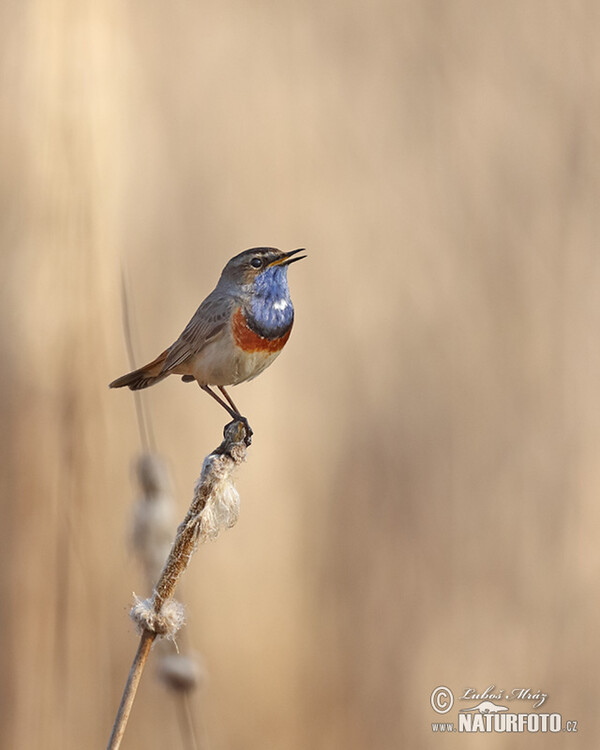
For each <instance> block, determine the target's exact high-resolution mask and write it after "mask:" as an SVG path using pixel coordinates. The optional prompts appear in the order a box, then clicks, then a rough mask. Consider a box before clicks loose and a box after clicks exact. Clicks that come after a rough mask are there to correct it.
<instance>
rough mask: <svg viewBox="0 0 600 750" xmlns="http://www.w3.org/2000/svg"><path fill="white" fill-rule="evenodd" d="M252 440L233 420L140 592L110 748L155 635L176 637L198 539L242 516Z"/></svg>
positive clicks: (209, 536) (119, 735) (126, 714)
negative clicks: (241, 470)
mask: <svg viewBox="0 0 600 750" xmlns="http://www.w3.org/2000/svg"><path fill="white" fill-rule="evenodd" d="M248 442H249V435H248V432H247V427H246V426H245V425H244V424H243V423H242V422H237V421H236V422H231V423H230V424H228V425H227V426H226V427H225V431H224V438H223V442H222V443H221V445H219V447H218V448H216V449H215V450H214V451H213V452H212V453H211V454H210V455H208V456H207V457H206V458H205V459H204V464H203V466H202V473H201V475H200V478H199V479H198V481H197V483H196V486H195V488H194V497H193V498H192V502H191V505H190V507H189V510H188V512H187V514H186V516H185V518H184V520H183V522H182V523H181V524H180V526H179V528H178V529H177V534H176V536H175V541H174V542H173V546H172V548H171V552H170V553H169V556H168V558H167V561H166V563H165V566H164V568H163V571H162V573H161V575H160V578H159V579H158V581H157V583H156V586H155V587H154V593H153V595H152V596H151V597H150V598H149V599H146V600H141V599H138V598H137V597H136V600H135V603H134V606H133V609H132V610H131V617H132V619H133V620H134V621H135V622H136V623H137V625H138V627H139V629H140V632H141V636H140V643H139V646H138V649H137V652H136V655H135V658H134V660H133V664H132V666H131V670H130V672H129V677H128V678H127V683H126V685H125V689H124V691H123V696H122V698H121V703H120V705H119V709H118V711H117V716H116V718H115V722H114V724H113V728H112V733H111V736H110V740H109V742H108V746H107V749H108V750H117V748H119V747H120V745H121V740H122V739H123V735H124V733H125V728H126V726H127V721H128V719H129V714H130V713H131V708H132V706H133V701H134V700H135V694H136V691H137V688H138V685H139V682H140V679H141V676H142V672H143V670H144V667H145V665H146V661H147V659H148V655H149V654H150V650H151V648H152V644H153V642H154V640H155V638H156V637H157V636H161V637H165V638H171V639H173V638H174V637H175V635H176V633H177V631H178V630H179V628H180V627H181V626H182V625H183V622H184V616H183V607H182V605H181V604H179V603H178V602H176V601H174V600H173V594H174V592H175V588H176V587H177V584H178V582H179V579H180V578H181V576H182V575H183V573H184V571H185V570H186V568H187V566H188V564H189V562H190V559H191V557H192V555H193V554H194V552H195V550H196V547H197V545H198V543H199V542H204V541H207V540H208V539H215V538H216V537H217V535H218V534H219V532H220V531H221V530H222V529H224V528H230V527H231V526H233V525H234V524H235V522H236V521H237V517H238V510H239V495H238V493H237V490H236V489H235V487H234V486H233V483H232V475H233V471H234V469H235V468H236V467H237V466H238V464H240V463H242V461H244V460H245V458H246V450H247V443H248Z"/></svg>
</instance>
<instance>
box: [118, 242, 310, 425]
mask: <svg viewBox="0 0 600 750" xmlns="http://www.w3.org/2000/svg"><path fill="white" fill-rule="evenodd" d="M303 252H306V251H305V249H304V248H299V249H298V250H292V251H290V252H283V251H282V250H278V249H277V248H274V247H253V248H250V249H249V250H244V252H241V253H239V254H238V255H235V256H234V257H233V258H231V260H230V261H229V262H228V263H227V265H226V266H225V268H224V269H223V271H222V273H221V276H220V278H219V281H218V283H217V285H216V287H215V288H214V289H213V291H212V292H211V293H210V294H209V295H208V297H206V299H205V300H204V302H202V304H201V305H200V307H199V308H198V309H197V310H196V312H195V313H194V315H193V316H192V318H191V320H190V322H189V323H188V324H187V326H186V327H185V328H184V330H183V332H182V334H181V335H180V336H179V338H178V339H177V340H176V341H175V342H174V343H173V344H171V346H169V347H168V348H167V349H165V350H164V352H162V354H159V355H158V357H156V359H154V360H152V362H149V363H148V364H146V365H144V366H143V367H140V368H138V369H137V370H133V371H132V372H128V373H127V374H125V375H122V376H121V377H120V378H117V379H116V380H113V381H112V383H110V384H109V388H123V387H125V386H126V387H128V388H130V389H131V390H132V391H138V390H141V389H143V388H148V387H149V386H152V385H155V384H156V383H159V382H160V381H161V380H164V379H165V378H166V377H168V376H169V375H181V379H182V380H183V381H184V382H187V383H189V382H193V381H196V382H197V383H198V385H199V386H200V388H201V389H202V390H203V391H205V392H206V393H208V394H209V395H210V396H212V398H213V399H215V401H217V402H218V403H219V404H220V405H221V406H222V407H223V408H224V409H225V410H226V411H227V412H228V414H229V415H230V416H231V417H232V418H233V419H234V420H239V421H241V422H243V423H244V425H245V427H246V430H247V433H248V435H251V434H252V430H251V429H250V426H249V425H248V420H247V419H246V417H244V416H242V414H241V412H240V410H239V409H238V408H237V406H236V405H235V403H234V402H233V400H232V399H231V397H230V396H229V394H228V392H227V391H226V390H225V386H230V385H238V384H239V383H244V382H246V381H248V380H252V379H253V378H255V377H256V376H257V375H260V374H261V372H263V371H264V370H265V369H266V368H267V367H269V365H271V364H272V363H273V361H274V360H275V359H276V358H277V357H278V356H279V354H280V353H281V350H282V349H283V347H284V346H285V344H286V343H287V340H288V339H289V337H290V333H291V331H292V326H293V324H294V306H293V305H292V300H291V297H290V291H289V287H288V281H287V270H288V267H289V266H290V265H291V264H292V263H295V262H296V261H298V260H302V259H303V258H306V257H307V256H306V255H299V253H303ZM211 386H216V387H217V388H218V389H219V391H220V392H221V394H222V396H223V398H222V397H221V396H219V395H218V394H217V393H216V392H215V391H214V390H213V389H212V388H211Z"/></svg>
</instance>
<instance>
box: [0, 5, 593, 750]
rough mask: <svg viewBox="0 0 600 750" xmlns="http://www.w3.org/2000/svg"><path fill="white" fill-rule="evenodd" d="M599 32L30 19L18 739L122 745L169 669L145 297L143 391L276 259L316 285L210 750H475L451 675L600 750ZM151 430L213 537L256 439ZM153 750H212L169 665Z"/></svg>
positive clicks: (185, 391)
mask: <svg viewBox="0 0 600 750" xmlns="http://www.w3.org/2000/svg"><path fill="white" fill-rule="evenodd" d="M599 35H600V9H599V6H598V4H597V3H596V2H593V1H591V0H590V1H589V2H584V1H583V0H582V1H579V2H578V1H575V0H574V1H573V2H554V1H553V0H525V1H524V2H523V1H518V0H507V2H485V3H482V2H477V0H470V1H469V0H464V1H459V0H456V1H455V0H448V1H446V2H431V1H426V0H397V1H396V2H393V1H392V0H380V1H377V2H371V3H365V2H358V1H357V0H346V1H344V2H342V0H335V1H333V2H321V1H317V0H304V1H303V2H291V0H278V1H275V0H264V1H262V2H253V1H248V0H198V2H190V1H189V0H176V1H175V2H170V3H166V2H158V1H157V0H145V1H144V2H141V1H140V0H137V2H136V1H135V0H133V1H132V2H117V0H95V1H92V0H31V2H11V1H10V0H5V1H4V2H3V3H1V4H0V59H1V68H0V70H1V76H2V79H1V80H2V98H1V100H0V158H1V163H2V170H1V172H0V210H1V215H2V221H1V222H0V244H1V250H0V283H1V286H2V294H1V296H0V306H1V316H0V337H1V338H0V341H1V344H2V352H3V357H2V369H1V372H2V381H1V382H2V396H3V398H2V400H1V402H0V414H1V418H2V426H3V429H2V432H1V448H2V450H1V452H0V476H1V478H2V485H1V486H2V494H1V503H2V523H1V524H0V560H1V561H2V565H1V569H0V570H1V573H0V586H1V588H0V591H1V596H0V603H1V608H2V609H1V618H2V635H3V638H2V648H1V649H0V673H1V675H2V681H1V692H0V726H1V728H2V729H1V732H0V736H1V738H2V739H1V740H0V742H2V743H3V746H4V747H6V748H11V749H12V748H42V747H43V748H45V749H49V750H54V748H69V749H71V748H78V749H79V748H95V747H103V746H104V745H105V743H106V741H107V739H108V735H109V732H110V726H111V724H112V720H113V717H114V713H115V710H116V706H117V704H118V701H119V697H120V693H121V690H122V687H123V684H124V680H125V677H126V674H127V671H128V669H129V666H130V662H131V659H132V657H133V653H134V651H135V646H136V635H135V632H134V627H133V625H132V623H131V622H130V620H129V618H128V610H129V607H130V603H131V599H132V591H136V592H138V593H144V592H143V591H142V589H143V588H144V584H143V576H142V575H141V572H140V570H139V568H138V566H137V565H136V563H135V560H134V558H133V555H132V553H131V551H130V550H129V549H128V546H127V535H128V525H129V520H130V516H131V502H132V499H133V497H134V495H135V488H134V486H133V483H132V471H131V465H132V461H133V460H134V459H135V457H136V456H137V455H138V454H139V450H140V441H139V437H138V433H137V426H136V419H135V410H134V404H133V399H132V395H131V394H130V393H129V392H128V391H118V392H114V391H109V390H108V388H107V383H108V382H109V381H110V380H112V379H113V378H115V377H116V376H118V375H120V374H122V373H123V372H125V371H126V369H128V361H127V354H126V349H125V344H124V337H123V328H122V323H121V308H122V304H121V275H122V273H123V272H124V273H125V275H126V277H127V279H128V283H129V291H130V305H131V310H132V318H133V323H134V343H135V347H136V352H137V356H138V361H139V362H140V363H141V362H142V360H147V359H150V358H152V357H154V356H156V354H157V353H159V352H160V351H161V350H162V348H164V347H165V346H166V345H168V344H169V343H170V342H171V341H172V340H173V339H174V337H175V336H176V335H177V334H178V333H179V332H180V330H181V328H182V327H183V325H184V324H185V323H186V322H187V320H188V318H189V316H190V315H191V314H192V312H193V311H194V310H195V308H196V306H197V305H198V304H199V302H200V301H201V300H202V298H203V297H204V296H205V295H206V294H207V293H208V292H209V291H210V290H211V289H212V287H213V286H214V283H215V282H216V279H217V276H218V274H219V272H220V270H221V268H222V266H223V265H224V263H225V262H226V260H227V259H228V258H229V257H230V256H232V255H233V254H235V253H237V252H239V251H241V250H243V249H246V248H248V247H252V246H255V245H275V246H278V247H282V248H284V249H292V248H295V247H301V246H305V247H306V248H308V252H309V259H308V260H306V261H304V262H303V263H301V264H298V265H295V266H293V268H292V269H291V270H290V281H291V288H292V295H293V299H294V302H295V306H296V311H297V314H296V325H295V329H294V333H293V335H292V337H291V340H290V343H289V344H288V346H287V348H286V351H285V352H284V354H283V355H282V356H281V358H280V359H279V360H278V361H277V363H276V364H275V365H274V366H273V367H272V368H271V369H270V370H269V371H268V372H266V373H265V374H264V375H263V376H261V378H260V379H258V380H257V381H255V382H253V383H251V384H249V385H243V386H240V387H239V388H237V389H235V390H234V391H233V394H232V395H233V396H234V398H235V399H236V400H237V401H238V402H239V403H240V404H241V405H242V407H243V411H245V413H246V414H247V415H248V416H249V417H250V421H251V423H252V426H253V428H254V430H255V440H254V444H253V446H252V448H251V451H250V456H249V460H248V463H247V464H246V465H245V466H244V467H243V468H242V470H241V471H240V472H239V475H238V480H237V486H238V489H239V491H240V493H241V497H242V512H241V517H240V520H239V522H238V524H237V526H236V527H235V528H234V529H232V530H231V531H228V532H227V533H226V534H224V535H223V536H221V537H220V538H219V540H218V541H217V542H216V543H214V544H210V545H205V546H204V547H203V548H201V549H200V551H199V553H198V554H197V556H196V557H195V559H194V560H193V564H192V567H191V569H190V570H189V572H188V573H187V576H186V580H185V584H184V592H183V596H184V598H185V601H186V604H187V607H188V625H187V629H186V639H187V644H188V646H189V647H191V648H192V649H193V650H194V651H195V652H197V653H198V654H201V655H202V659H203V660H204V663H205V665H206V670H207V673H208V680H207V684H206V686H205V687H204V689H203V690H202V691H200V692H199V693H196V694H195V695H194V697H193V702H192V704H193V713H194V721H195V723H196V724H197V730H198V734H199V736H201V737H202V738H203V739H202V745H201V746H202V748H203V750H242V749H244V750H247V749H248V748H261V750H263V749H264V748H277V750H300V749H304V748H311V750H333V749H336V750H337V749H338V748H345V750H363V749H364V748H377V750H396V749H397V748H405V747H406V748H429V747H432V748H435V747H441V746H442V745H443V746H444V747H446V748H448V747H451V748H463V747H465V746H466V745H467V744H468V743H469V740H468V739H466V738H465V737H463V736H462V735H454V736H451V737H450V736H447V737H445V738H444V739H441V738H438V737H437V736H435V735H433V733H432V730H431V722H432V721H437V720H438V718H439V717H437V716H436V714H435V713H434V712H433V710H432V708H431V706H430V703H429V699H430V694H431V691H432V690H433V689H434V688H435V687H436V686H438V685H447V686H449V687H450V688H452V689H453V690H454V691H455V692H456V693H457V694H460V693H461V692H462V691H463V690H464V689H465V688H466V687H474V688H476V689H478V690H484V689H485V688H486V687H488V686H490V685H495V686H496V687H497V688H502V689H504V690H509V689H512V688H517V687H523V688H531V689H532V690H537V689H540V690H542V691H544V692H546V693H548V695H549V698H548V701H547V702H546V705H545V707H544V708H545V710H547V711H549V712H559V713H561V714H562V716H563V718H564V719H576V720H578V721H579V734H578V735H577V736H570V735H566V734H561V735H559V736H553V737H552V745H553V747H556V748H559V747H560V748H562V747H579V748H584V747H585V748H591V747H595V746H597V743H598V741H599V738H600V714H599V712H598V708H597V706H598V700H599V699H600V691H599V690H598V676H599V674H600V645H599V635H600V607H599V604H598V588H599V581H600V544H599V539H600V502H599V495H600V460H599V457H600V345H599V339H600V253H599V247H598V237H599V236H600V213H599V211H598V202H599V189H600V165H599V158H598V155H599V149H600V97H599V93H600V47H599V45H598V38H599ZM146 405H147V407H148V409H149V411H150V413H151V415H152V420H153V426H154V431H155V434H156V439H157V444H158V448H159V450H160V452H161V454H162V455H163V456H164V457H165V458H166V460H167V461H168V462H169V465H170V468H171V472H172V476H173V482H174V485H175V488H176V497H177V503H178V516H179V517H182V516H183V513H184V510H185V508H186V506H187V503H188V502H189V500H190V497H191V490H192V487H193V484H194V481H195V479H196V477H197V476H198V474H199V471H200V467H201V462H202V459H203V457H204V456H205V455H206V453H207V452H208V451H209V450H210V449H211V448H212V447H214V446H215V445H216V444H217V443H218V441H219V439H220V433H221V428H222V425H223V423H224V421H226V420H224V418H223V414H222V413H221V411H220V410H219V409H218V407H217V406H216V405H214V404H213V403H212V402H211V401H210V399H208V398H207V397H206V396H205V395H204V394H201V393H200V392H199V390H198V389H197V388H195V387H193V386H189V385H188V386H184V385H182V384H181V383H180V382H179V380H178V379H175V378H173V379H169V380H168V381H166V382H164V383H162V384H160V385H159V386H157V387H156V388H154V389H152V390H151V391H149V392H147V396H146ZM457 703H458V701H457ZM468 705H473V704H472V703H469V704H468ZM530 705H531V704H526V706H524V707H519V708H520V710H528V707H529V706H530ZM456 710H457V709H456V707H455V709H454V710H453V711H452V712H451V713H450V714H448V715H447V717H446V718H447V720H449V721H455V720H456ZM540 710H542V709H540ZM206 738H208V739H206ZM549 741H550V740H548V739H547V737H546V736H543V735H538V736H535V735H527V736H522V737H519V739H518V740H516V739H515V738H514V737H513V736H511V735H501V734H495V735H489V736H481V737H479V739H478V740H477V742H478V746H481V747H486V748H509V747H510V748H512V747H515V746H516V744H518V745H519V746H521V745H523V746H527V747H529V746H531V747H546V746H547V745H546V743H548V742H549ZM515 743H516V744H515ZM141 747H144V748H164V747H169V748H173V749H174V750H175V748H180V747H182V748H183V747H184V745H183V744H182V741H181V737H180V728H179V726H178V722H177V711H176V707H175V705H174V701H173V699H172V697H171V696H170V695H169V694H168V693H167V692H166V691H165V690H164V688H163V687H162V686H161V685H160V684H158V683H157V680H156V678H155V674H154V670H153V665H152V664H151V665H150V666H149V669H148V671H147V673H146V674H145V675H144V678H143V681H142V685H141V688H140V692H139V694H138V698H137V701H136V704H135V706H134V710H133V713H132V717H131V722H130V725H129V728H128V731H127V734H126V737H125V741H124V743H123V748H141Z"/></svg>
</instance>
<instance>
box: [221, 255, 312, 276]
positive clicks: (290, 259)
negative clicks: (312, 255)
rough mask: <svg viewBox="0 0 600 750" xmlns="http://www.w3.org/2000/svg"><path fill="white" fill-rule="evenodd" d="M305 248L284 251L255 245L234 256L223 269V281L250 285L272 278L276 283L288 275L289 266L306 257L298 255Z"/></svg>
mask: <svg viewBox="0 0 600 750" xmlns="http://www.w3.org/2000/svg"><path fill="white" fill-rule="evenodd" d="M302 252H304V248H299V249H298V250H291V251H290V252H288V253H284V252H283V251H282V250H278V249H277V248H275V247H253V248H251V249H250V250H244V252H243V253H240V254H239V255H236V256H235V257H233V258H232V259H231V260H230V261H229V263H228V264H227V265H226V266H225V268H224V269H223V273H222V274H221V282H222V283H227V284H236V285H241V286H250V285H253V284H254V282H256V281H258V280H259V279H260V280H261V281H267V280H270V279H272V280H273V282H274V283H277V282H282V281H284V280H285V279H286V277H287V267H288V266H289V265H290V264H291V263H295V262H296V261H297V260H302V258H306V255H298V253H302Z"/></svg>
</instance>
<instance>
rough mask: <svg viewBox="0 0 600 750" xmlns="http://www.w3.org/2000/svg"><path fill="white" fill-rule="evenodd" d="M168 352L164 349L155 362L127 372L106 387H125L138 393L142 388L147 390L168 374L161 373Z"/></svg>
mask: <svg viewBox="0 0 600 750" xmlns="http://www.w3.org/2000/svg"><path fill="white" fill-rule="evenodd" d="M168 352H169V350H168V349H165V351H164V352H163V353H162V354H159V356H158V357H157V358H156V359H155V360H153V361H152V362H149V363H148V364H147V365H144V366H143V367H140V368H139V369H137V370H134V371H133V372H128V373H127V375H121V377H120V378H117V379H116V380H113V382H112V383H110V384H109V386H108V387H109V388H123V387H124V386H127V387H128V388H130V389H131V390H132V391H140V390H141V389H142V388H148V386H150V385H154V384H155V383H158V382H159V381H160V380H163V379H164V378H166V377H167V375H169V374H170V373H168V372H163V365H164V363H165V360H166V358H167V354H168Z"/></svg>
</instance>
